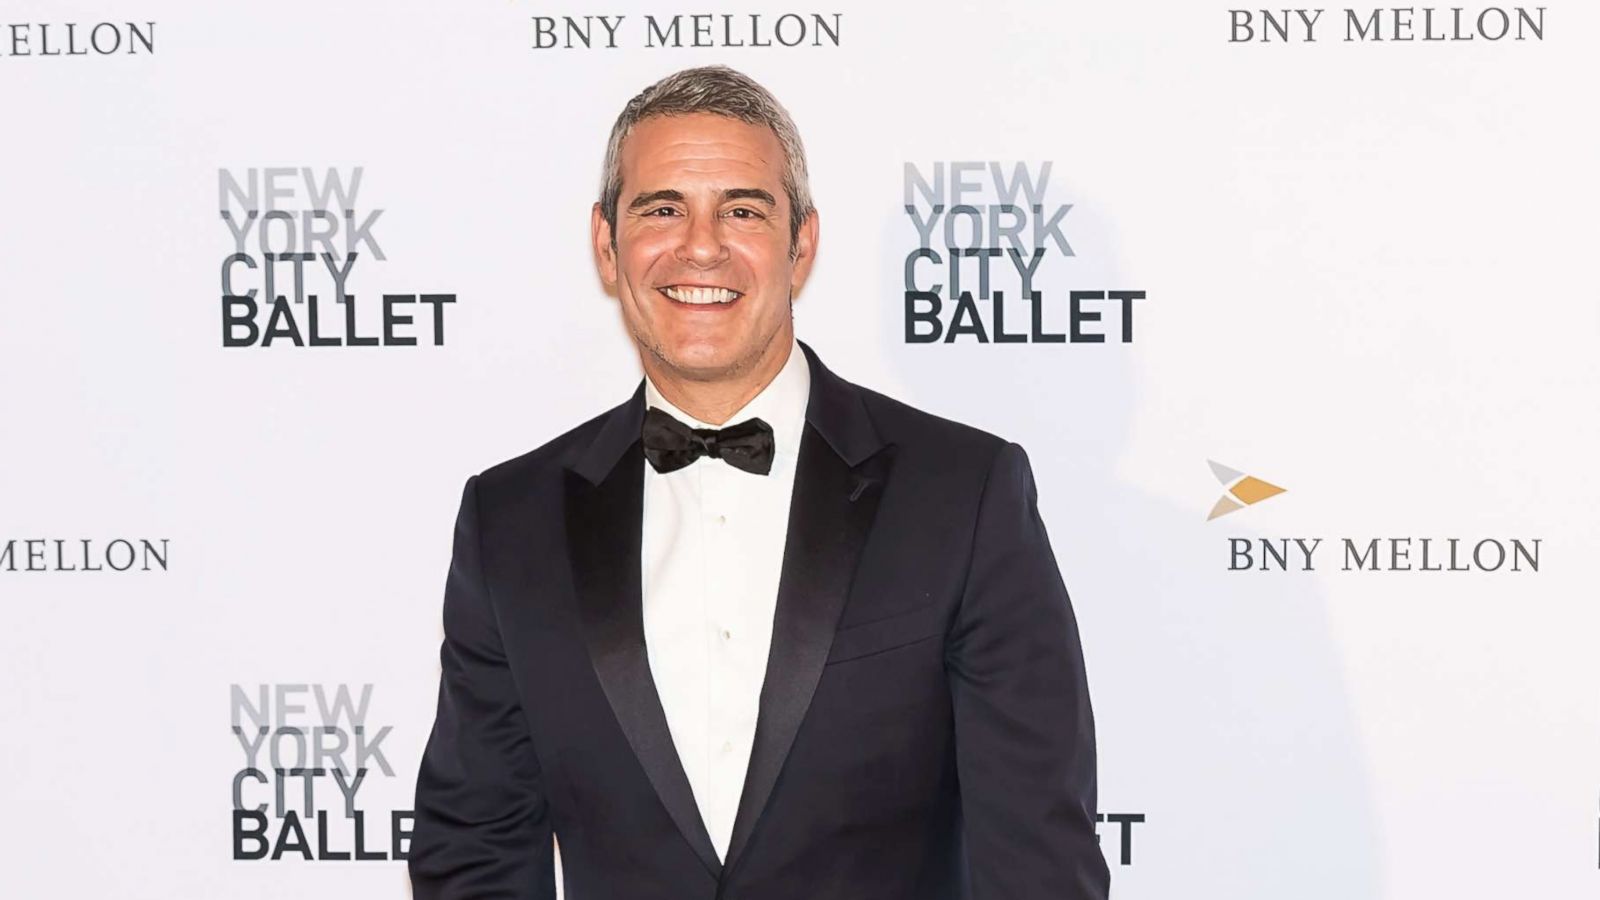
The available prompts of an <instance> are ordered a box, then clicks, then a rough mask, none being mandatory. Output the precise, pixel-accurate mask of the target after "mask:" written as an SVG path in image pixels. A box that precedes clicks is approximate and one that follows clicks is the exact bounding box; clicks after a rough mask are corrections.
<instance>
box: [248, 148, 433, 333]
mask: <svg viewBox="0 0 1600 900" xmlns="http://www.w3.org/2000/svg"><path fill="white" fill-rule="evenodd" d="M364 174H365V173H364V171H363V170H362V168H361V167H360V166H356V167H355V168H353V169H351V170H349V171H340V170H338V169H328V170H326V171H325V172H323V173H320V174H319V173H318V172H316V171H315V170H314V169H311V168H300V169H292V168H264V169H245V170H243V171H238V170H231V169H220V170H218V172H217V203H218V206H219V208H220V212H221V215H222V223H223V224H224V225H225V226H227V231H228V237H229V243H230V245H231V252H229V253H228V254H227V255H226V256H225V257H223V260H222V346H224V347H257V348H276V347H415V346H417V345H418V344H419V343H421V344H423V345H429V346H435V347H437V346H440V345H442V344H444V339H445V327H444V326H445V311H446V310H447V309H448V308H449V307H450V305H451V304H453V303H455V302H456V295H455V294H444V293H431V294H420V293H406V294H399V293H395V294H390V293H384V294H382V295H380V296H379V297H378V298H377V299H378V301H379V302H376V303H375V302H373V297H372V294H371V293H370V288H369V289H368V290H366V291H361V292H358V291H357V290H356V289H355V288H356V282H357V280H358V279H357V278H356V276H355V271H356V269H357V263H358V262H364V261H366V260H376V261H378V262H384V261H386V260H387V259H388V257H387V256H385V255H384V252H383V245H382V244H380V243H379V242H378V237H377V234H376V233H375V226H376V225H377V223H378V220H379V218H380V217H381V216H382V215H383V212H384V211H383V210H382V209H365V208H363V207H361V206H360V205H359V204H358V198H359V195H360V193H361V182H362V177H363V175H364ZM368 284H369V285H370V282H368ZM363 295H365V296H364V298H363Z"/></svg>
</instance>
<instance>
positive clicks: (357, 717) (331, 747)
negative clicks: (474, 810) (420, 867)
mask: <svg viewBox="0 0 1600 900" xmlns="http://www.w3.org/2000/svg"><path fill="white" fill-rule="evenodd" d="M353 687H354V688H359V690H352V688H353ZM230 694H231V700H230V706H232V708H233V709H232V714H233V736H234V738H235V740H236V741H237V742H238V747H239V750H240V751H241V755H242V759H241V760H240V762H241V763H242V765H241V766H240V767H239V769H238V770H237V771H236V772H235V773H234V776H233V839H232V846H233V858H234V859H236V860H271V861H277V860H284V859H290V860H304V861H317V862H326V861H330V860H338V861H347V862H348V861H354V862H373V861H381V860H403V859H406V858H407V856H408V855H409V853H410V849H411V828H412V821H413V818H414V817H413V814H412V812H411V810H401V809H384V808H381V807H379V806H378V805H377V804H375V803H373V802H371V801H369V799H368V796H369V795H370V794H372V793H373V792H372V791H366V793H365V794H363V790H364V789H366V788H369V787H371V786H372V783H373V781H374V780H375V779H377V778H394V777H395V772H394V768H393V767H392V766H391V765H390V764H389V760H388V758H387V757H385V756H384V752H383V742H384V739H385V738H387V737H388V736H389V733H390V731H391V729H392V727H393V726H390V725H384V726H382V727H379V728H374V727H373V726H372V725H371V724H370V723H369V722H368V720H367V716H368V713H369V711H370V708H371V702H372V685H370V684H363V685H357V686H352V685H348V684H335V685H322V684H258V685H254V686H251V687H246V686H244V685H239V684H235V685H232V686H231V691H230ZM357 697H359V699H356V698H357Z"/></svg>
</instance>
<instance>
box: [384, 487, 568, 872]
mask: <svg viewBox="0 0 1600 900" xmlns="http://www.w3.org/2000/svg"><path fill="white" fill-rule="evenodd" d="M477 506H478V505H477V476H473V477H472V478H469V479H468V480H467V484H466V488H465V489H464V490H463V492H462V497H461V511H460V514H459V515H458V516H457V518H456V527H455V547H454V550H453V552H452V555H451V559H450V573H449V576H448V578H447V579H446V582H445V591H444V643H443V646H442V647H441V648H440V651H439V665H440V675H439V706H438V712H437V714H436V715H435V717H434V722H433V731H432V733H431V734H430V735H429V736H428V744H427V748H426V749H425V750H424V751H423V755H422V765H421V767H420V769H419V771H418V773H417V793H416V821H415V824H414V826H413V832H412V838H411V851H410V858H409V860H408V862H407V866H408V869H409V871H410V874H411V886H412V895H413V897H414V898H415V900H468V898H496V900H555V896H556V892H555V872H554V859H553V856H554V850H553V847H552V835H551V830H550V820H549V816H548V809H547V805H546V802H545V796H544V792H543V790H542V788H541V786H540V773H539V763H538V760H537V759H536V758H535V755H534V749H533V742H532V738H531V736H530V734H529V731H528V723H527V719H526V717H525V716H524V715H523V712H522V707H521V704H520V702H519V700H518V697H517V689H516V686H515V685H514V684H513V683H512V677H511V671H510V668H509V667H508V665H507V662H506V655H505V651H504V649H503V647H502V645H501V640H500V629H499V626H498V623H497V621H496V616H495V611H494V606H493V604H492V603H491V601H490V597H489V586H488V584H487V583H486V582H485V579H484V574H483V559H482V555H481V544H480V535H479V531H478V508H477Z"/></svg>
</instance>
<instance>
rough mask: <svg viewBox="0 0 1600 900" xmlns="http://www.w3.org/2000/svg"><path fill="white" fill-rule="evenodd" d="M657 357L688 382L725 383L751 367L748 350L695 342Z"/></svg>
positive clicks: (666, 351)
mask: <svg viewBox="0 0 1600 900" xmlns="http://www.w3.org/2000/svg"><path fill="white" fill-rule="evenodd" d="M654 355H655V357H656V359H657V360H658V361H660V362H661V363H662V364H664V365H665V366H666V367H667V368H668V369H670V370H672V372H673V374H674V375H676V376H677V377H679V378H683V379H685V380H688V381H724V380H726V379H729V378H734V377H737V376H738V375H739V374H740V373H741V372H742V371H743V370H744V369H745V368H746V367H748V364H749V360H748V357H749V356H750V355H751V354H750V352H749V348H746V347H743V346H739V347H734V346H732V345H728V344H707V343H704V342H696V343H694V344H690V345H688V346H683V347H671V348H662V349H661V350H659V351H658V352H656V353H655V354H654Z"/></svg>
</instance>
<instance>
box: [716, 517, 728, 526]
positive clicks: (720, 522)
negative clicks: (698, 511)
mask: <svg viewBox="0 0 1600 900" xmlns="http://www.w3.org/2000/svg"><path fill="white" fill-rule="evenodd" d="M717 524H718V525H726V524H728V517H727V516H717Z"/></svg>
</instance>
